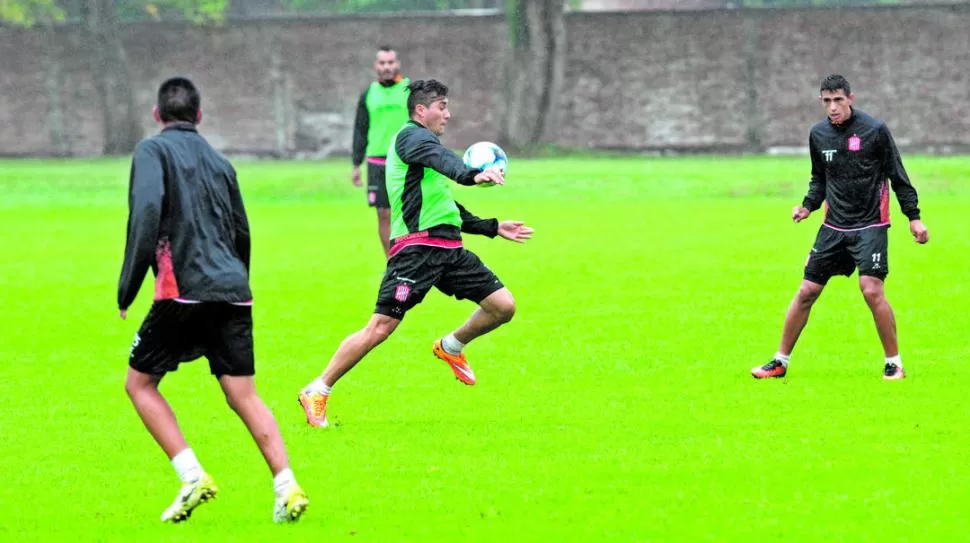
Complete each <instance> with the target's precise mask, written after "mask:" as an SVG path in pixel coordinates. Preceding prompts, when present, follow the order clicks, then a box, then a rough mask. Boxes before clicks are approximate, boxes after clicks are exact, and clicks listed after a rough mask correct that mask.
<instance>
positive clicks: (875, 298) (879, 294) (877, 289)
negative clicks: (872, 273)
mask: <svg viewBox="0 0 970 543" xmlns="http://www.w3.org/2000/svg"><path fill="white" fill-rule="evenodd" d="M859 287H860V288H861V290H862V297H863V298H865V299H866V303H867V304H869V305H876V304H879V303H882V301H883V300H884V299H885V296H886V294H885V291H884V290H883V288H882V285H881V284H879V283H877V282H875V281H862V282H861V284H860V285H859Z"/></svg>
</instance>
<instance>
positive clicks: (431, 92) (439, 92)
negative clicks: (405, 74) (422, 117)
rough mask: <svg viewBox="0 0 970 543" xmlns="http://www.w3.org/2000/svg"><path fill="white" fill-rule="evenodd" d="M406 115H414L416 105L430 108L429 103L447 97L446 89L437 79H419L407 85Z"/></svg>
mask: <svg viewBox="0 0 970 543" xmlns="http://www.w3.org/2000/svg"><path fill="white" fill-rule="evenodd" d="M408 92H409V93H410V94H408V115H414V109H415V108H416V107H417V105H418V104H421V105H423V106H430V105H431V102H434V101H435V100H440V99H442V98H447V97H448V87H447V85H445V84H444V83H442V82H441V81H438V80H437V79H419V80H417V81H415V82H413V83H411V84H410V85H408Z"/></svg>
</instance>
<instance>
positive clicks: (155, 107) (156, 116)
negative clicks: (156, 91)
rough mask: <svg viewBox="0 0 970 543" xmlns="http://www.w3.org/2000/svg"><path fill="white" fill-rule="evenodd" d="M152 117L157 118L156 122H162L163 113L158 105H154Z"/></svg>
mask: <svg viewBox="0 0 970 543" xmlns="http://www.w3.org/2000/svg"><path fill="white" fill-rule="evenodd" d="M152 119H155V122H156V123H158V124H162V114H161V113H159V112H158V106H152Z"/></svg>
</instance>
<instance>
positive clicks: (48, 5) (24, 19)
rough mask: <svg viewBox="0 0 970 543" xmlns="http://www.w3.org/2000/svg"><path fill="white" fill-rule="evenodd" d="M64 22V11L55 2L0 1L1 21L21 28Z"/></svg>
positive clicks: (38, 0) (39, 0) (47, 0)
mask: <svg viewBox="0 0 970 543" xmlns="http://www.w3.org/2000/svg"><path fill="white" fill-rule="evenodd" d="M63 20H64V10H63V9H61V8H60V7H59V6H58V5H57V3H56V2H55V1H54V0H0V21H4V22H7V23H13V24H15V25H19V26H33V25H35V24H38V23H40V24H45V23H47V24H49V23H52V22H56V21H63Z"/></svg>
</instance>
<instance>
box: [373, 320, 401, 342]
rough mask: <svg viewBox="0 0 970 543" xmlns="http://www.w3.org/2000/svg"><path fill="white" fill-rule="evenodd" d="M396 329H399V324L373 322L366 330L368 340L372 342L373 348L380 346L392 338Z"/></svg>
mask: <svg viewBox="0 0 970 543" xmlns="http://www.w3.org/2000/svg"><path fill="white" fill-rule="evenodd" d="M395 328H397V322H393V321H386V320H380V321H377V322H373V323H371V324H370V325H369V326H368V327H367V329H366V333H367V338H368V339H369V340H370V344H371V345H372V346H377V345H380V344H381V343H384V341H385V340H386V339H387V338H389V337H391V334H392V333H393V332H394V329H395Z"/></svg>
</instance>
